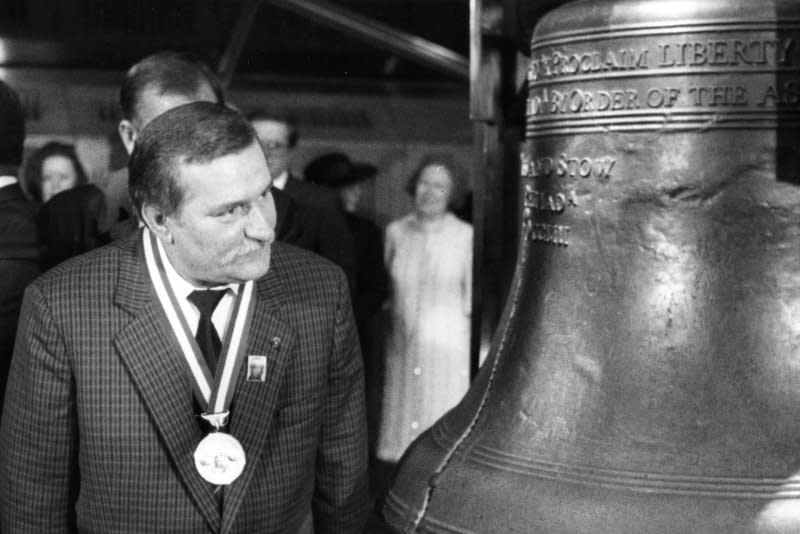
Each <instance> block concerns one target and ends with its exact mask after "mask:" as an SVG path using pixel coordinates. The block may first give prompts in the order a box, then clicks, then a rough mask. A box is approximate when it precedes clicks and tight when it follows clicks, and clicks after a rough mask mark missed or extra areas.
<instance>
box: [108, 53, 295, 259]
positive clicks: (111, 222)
mask: <svg viewBox="0 0 800 534" xmlns="http://www.w3.org/2000/svg"><path fill="white" fill-rule="evenodd" d="M197 101H203V102H216V103H218V104H225V95H224V92H223V90H222V84H221V83H220V81H219V78H217V76H216V75H215V74H214V72H213V71H212V70H211V69H210V68H209V67H208V65H206V64H205V63H203V62H202V61H200V60H199V59H197V58H196V57H194V56H193V55H191V54H187V53H184V52H175V51H163V52H157V53H155V54H152V55H150V56H147V57H145V58H144V59H142V60H140V61H139V62H137V63H136V64H135V65H133V66H132V67H131V68H130V69H129V70H128V72H127V73H126V75H125V79H124V80H123V82H122V86H121V87H120V95H119V103H120V110H121V111H122V120H120V122H119V127H118V131H119V136H120V139H122V144H123V145H124V146H125V150H126V151H127V152H128V154H129V155H130V154H131V153H132V152H133V148H134V145H135V143H136V138H137V137H138V135H139V132H140V131H141V130H142V128H144V127H145V126H146V125H147V124H148V123H149V122H150V121H151V120H153V119H154V118H156V117H157V116H158V115H160V114H161V113H164V112H165V111H167V110H169V109H172V108H174V107H176V106H179V105H181V104H186V103H189V102H197ZM105 193H106V198H107V202H108V207H107V215H106V226H107V227H109V228H110V234H111V238H112V239H119V238H121V237H124V236H126V235H129V234H131V233H133V232H134V231H135V230H136V228H137V226H138V224H137V222H138V221H137V220H136V214H135V210H134V209H133V206H132V205H131V203H130V199H129V198H128V169H127V167H124V168H122V169H119V170H117V171H114V172H112V173H111V174H110V175H109V177H108V183H107V185H106V191H105ZM273 201H274V202H275V209H276V212H277V217H278V221H277V226H276V235H277V239H278V241H282V242H285V243H292V244H302V243H299V242H300V241H301V240H302V239H303V236H302V230H301V228H300V223H299V219H298V217H299V215H298V214H297V208H296V206H295V205H294V202H293V201H292V199H291V198H290V197H289V196H287V195H284V194H282V193H280V192H277V193H274V194H273Z"/></svg>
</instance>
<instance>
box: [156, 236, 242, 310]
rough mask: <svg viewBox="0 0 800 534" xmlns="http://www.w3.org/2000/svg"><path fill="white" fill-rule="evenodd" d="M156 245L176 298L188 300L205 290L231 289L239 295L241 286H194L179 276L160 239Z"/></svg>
mask: <svg viewBox="0 0 800 534" xmlns="http://www.w3.org/2000/svg"><path fill="white" fill-rule="evenodd" d="M156 244H157V245H158V253H159V254H160V255H161V260H162V262H163V263H164V271H165V272H166V274H167V281H168V282H169V285H170V286H171V287H172V290H173V291H174V292H175V297H176V298H178V299H186V298H187V297H188V296H189V294H190V293H191V292H192V291H195V290H201V291H202V290H204V289H230V290H231V291H233V294H234V295H236V294H238V292H239V284H222V285H219V286H214V287H196V286H194V285H193V284H191V283H190V282H189V281H188V280H186V279H185V278H184V277H182V276H181V275H180V274H178V271H176V270H175V267H173V266H172V263H171V262H170V261H169V257H167V253H166V251H165V250H164V245H162V244H161V240H160V239H156Z"/></svg>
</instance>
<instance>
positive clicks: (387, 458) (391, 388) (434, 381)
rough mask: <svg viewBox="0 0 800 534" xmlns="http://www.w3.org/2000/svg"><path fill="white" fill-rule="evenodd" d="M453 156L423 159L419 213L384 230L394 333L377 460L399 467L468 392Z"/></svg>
mask: <svg viewBox="0 0 800 534" xmlns="http://www.w3.org/2000/svg"><path fill="white" fill-rule="evenodd" d="M462 180H463V175H462V174H461V172H460V171H459V169H458V167H457V165H456V164H455V162H454V160H453V158H452V157H450V156H449V155H447V154H442V155H430V156H428V157H426V158H424V159H423V161H422V163H421V164H420V165H419V167H418V168H417V170H416V171H415V172H414V173H413V175H412V176H411V179H410V180H409V182H408V184H407V191H408V192H409V193H410V194H411V195H412V197H413V199H414V211H413V212H412V213H411V214H409V215H406V216H404V217H402V218H400V219H397V220H395V221H392V222H391V223H389V225H388V226H387V228H386V247H385V254H384V259H385V262H386V267H387V269H388V270H389V277H390V280H391V307H392V309H391V327H390V331H389V333H388V340H387V355H386V381H385V382H386V386H385V391H384V396H383V413H382V417H381V426H380V432H379V436H378V446H377V456H378V458H379V459H380V460H382V461H384V462H396V461H397V460H398V459H399V458H400V456H401V455H402V454H403V451H404V450H405V449H406V447H408V445H409V444H410V443H411V442H412V441H413V440H414V439H415V438H416V437H417V436H418V435H419V434H420V433H421V432H422V431H424V430H425V429H426V428H428V427H429V426H431V425H432V424H433V423H434V422H435V421H436V420H437V419H438V418H439V417H441V416H442V415H444V413H445V412H447V411H448V410H449V409H450V408H452V407H453V406H455V404H456V403H457V402H458V401H459V400H460V399H461V397H462V396H463V395H464V393H466V391H467V388H468V387H469V340H470V312H471V298H472V226H471V225H469V224H468V223H465V222H463V221H461V220H459V219H457V218H456V217H455V216H454V215H453V214H452V213H451V212H450V211H449V206H451V205H452V204H453V203H454V202H455V201H456V200H457V199H458V195H459V193H460V192H461V191H462V190H463V186H462Z"/></svg>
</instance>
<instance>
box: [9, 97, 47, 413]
mask: <svg viewBox="0 0 800 534" xmlns="http://www.w3.org/2000/svg"><path fill="white" fill-rule="evenodd" d="M24 141H25V118H24V115H23V113H22V107H21V106H20V103H19V99H18V98H17V95H16V93H15V92H14V90H13V89H11V88H10V87H9V86H8V85H6V84H5V83H3V82H0V405H1V404H2V402H3V392H4V389H5V383H6V377H7V376H8V365H9V363H10V361H11V351H12V350H13V349H14V336H15V333H16V330H17V319H18V317H19V309H20V303H21V302H22V292H23V291H24V290H25V287H26V286H27V285H28V283H30V282H31V281H32V280H33V279H34V278H35V277H36V276H37V275H38V274H39V267H38V262H39V240H38V236H37V232H36V221H35V217H36V207H35V205H34V204H33V202H31V201H29V200H28V199H27V198H26V197H25V194H24V193H23V192H22V188H21V187H20V185H19V182H18V180H17V173H18V170H19V165H20V162H21V161H22V147H23V143H24Z"/></svg>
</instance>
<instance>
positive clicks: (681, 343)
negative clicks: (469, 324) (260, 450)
mask: <svg viewBox="0 0 800 534" xmlns="http://www.w3.org/2000/svg"><path fill="white" fill-rule="evenodd" d="M531 51H532V55H531V63H530V70H529V74H528V81H529V86H530V94H529V100H528V107H527V124H528V129H527V141H526V147H525V150H524V153H523V155H522V169H521V187H522V198H523V199H524V206H522V207H521V208H522V209H524V217H523V218H524V235H523V238H522V240H521V243H520V248H519V260H518V264H517V269H516V274H515V279H514V283H513V288H512V291H511V296H510V297H509V300H508V302H507V304H506V308H505V312H504V316H503V319H502V323H501V326H500V328H499V329H498V331H497V334H496V338H495V340H494V343H493V348H492V351H491V352H490V355H489V358H488V359H487V361H486V363H485V364H484V365H483V367H482V369H481V371H480V373H479V375H478V377H477V379H476V381H475V382H474V384H473V386H472V388H471V389H470V391H469V392H468V394H467V395H466V397H465V398H464V400H463V401H462V402H461V403H460V404H459V405H458V406H457V407H456V408H454V409H453V410H452V411H451V412H449V413H448V414H447V415H446V416H445V417H444V418H442V419H441V420H440V421H439V422H438V423H437V424H436V425H435V426H434V427H433V428H432V429H430V430H429V431H428V432H426V433H425V434H423V435H422V436H421V437H420V438H419V439H418V440H417V441H416V442H415V443H414V444H413V445H412V446H411V448H410V449H409V450H408V451H407V452H406V455H405V456H404V458H403V460H402V461H401V464H400V468H399V472H398V476H397V479H396V482H395V485H394V487H393V488H392V490H391V491H390V493H389V495H388V498H387V501H386V504H385V507H384V516H385V518H386V520H387V522H388V523H389V524H390V525H391V526H392V527H393V528H394V529H396V530H398V531H403V532H441V533H473V532H474V533H485V532H499V533H506V532H518V533H539V532H541V533H548V534H550V533H564V534H579V533H581V534H584V533H585V534H600V533H608V534H623V533H631V534H654V533H669V534H673V533H691V534H699V533H723V534H730V533H759V534H762V533H764V534H765V533H798V532H800V185H798V182H799V181H800V180H799V176H800V172H799V171H800V157H799V156H798V152H799V151H798V146H800V136H799V135H798V134H800V2H797V1H790V0H759V1H757V2H756V1H750V0H728V1H723V0H638V1H632V0H630V1H629V0H619V1H598V0H596V1H579V2H574V3H570V4H567V5H565V6H562V7H560V8H557V9H556V10H554V11H552V12H550V13H549V14H547V15H546V16H545V17H544V18H543V19H541V21H540V23H539V24H538V25H537V27H536V29H535V31H534V35H533V40H532V46H531ZM432 356H434V355H432Z"/></svg>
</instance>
